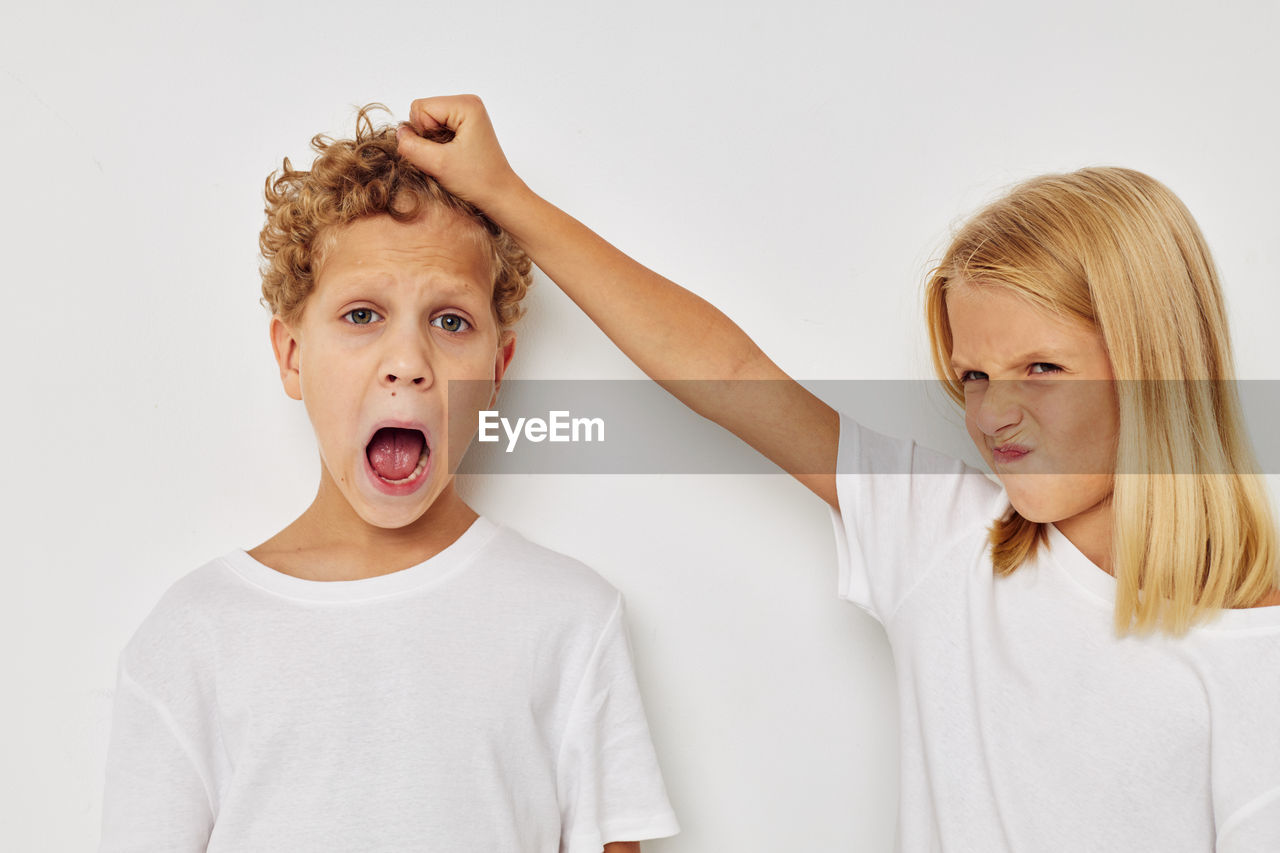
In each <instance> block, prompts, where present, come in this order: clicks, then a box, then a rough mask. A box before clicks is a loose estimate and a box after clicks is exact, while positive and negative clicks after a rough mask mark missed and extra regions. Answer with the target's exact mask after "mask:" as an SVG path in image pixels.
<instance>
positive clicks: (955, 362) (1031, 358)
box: [951, 350, 1066, 370]
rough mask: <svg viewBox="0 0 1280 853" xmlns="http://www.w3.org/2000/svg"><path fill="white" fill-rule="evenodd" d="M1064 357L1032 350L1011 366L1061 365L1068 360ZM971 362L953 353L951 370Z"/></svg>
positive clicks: (1055, 352) (1012, 362) (1050, 352)
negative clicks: (1042, 363) (1040, 363)
mask: <svg viewBox="0 0 1280 853" xmlns="http://www.w3.org/2000/svg"><path fill="white" fill-rule="evenodd" d="M1063 355H1064V354H1063V353H1062V352H1059V351H1054V350H1032V351H1031V352H1029V353H1025V354H1023V355H1019V356H1015V357H1014V358H1013V360H1012V361H1010V364H1011V365H1014V366H1021V365H1024V364H1036V363H1038V362H1050V363H1052V364H1060V363H1061V362H1062V361H1064V360H1066V359H1064V358H1063ZM970 361H972V359H969V358H966V357H964V356H960V355H955V354H954V353H953V354H952V356H951V369H952V370H959V369H960V367H961V365H964V364H966V363H968V362H970ZM997 366H999V365H997Z"/></svg>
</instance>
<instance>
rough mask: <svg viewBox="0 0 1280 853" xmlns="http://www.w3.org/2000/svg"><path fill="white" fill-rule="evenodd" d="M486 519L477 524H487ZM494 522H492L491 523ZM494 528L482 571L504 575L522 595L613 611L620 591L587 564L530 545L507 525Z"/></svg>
mask: <svg viewBox="0 0 1280 853" xmlns="http://www.w3.org/2000/svg"><path fill="white" fill-rule="evenodd" d="M485 521H486V520H485V519H484V518H481V519H479V521H477V523H480V522H485ZM490 523H491V522H490ZM493 526H494V528H495V532H494V537H493V540H492V547H491V548H490V549H489V550H488V552H487V553H486V554H485V556H484V561H483V563H484V564H483V566H481V567H479V568H481V569H482V570H489V571H493V572H497V573H501V574H502V575H503V576H504V579H505V580H507V581H508V582H509V583H512V584H515V585H516V586H517V587H519V588H520V592H521V593H522V594H527V595H533V596H536V597H537V598H539V599H550V600H555V601H560V600H564V599H565V598H569V599H572V600H574V601H575V602H577V603H579V604H594V605H595V606H597V607H607V608H610V609H612V608H613V607H614V606H615V605H616V603H617V601H618V598H619V593H618V590H617V589H616V588H615V587H614V586H613V585H612V584H611V583H609V582H608V581H607V580H605V579H604V578H603V577H601V576H600V575H599V574H598V573H597V572H596V571H595V570H594V569H592V568H591V567H590V566H588V565H586V564H585V563H583V562H581V561H580V560H577V559H575V558H573V557H570V556H569V555H567V554H564V553H561V552H560V551H554V550H552V549H551V548H547V547H545V546H543V545H539V544H537V543H535V542H530V541H529V540H528V539H526V538H525V537H524V536H522V535H521V534H520V533H518V532H516V531H515V530H513V529H511V528H510V527H506V526H505V525H493Z"/></svg>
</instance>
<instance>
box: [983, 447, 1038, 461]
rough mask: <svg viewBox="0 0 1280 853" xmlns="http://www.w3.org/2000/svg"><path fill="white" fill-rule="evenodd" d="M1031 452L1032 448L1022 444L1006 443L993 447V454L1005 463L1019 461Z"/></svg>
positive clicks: (997, 459)
mask: <svg viewBox="0 0 1280 853" xmlns="http://www.w3.org/2000/svg"><path fill="white" fill-rule="evenodd" d="M1030 452H1031V448H1029V447H1023V446H1022V445H1020V444H1005V445H1002V446H1000V447H995V448H992V450H991V456H992V458H994V459H995V461H997V462H1000V463H1002V464H1005V463H1009V462H1017V461H1018V460H1019V459H1021V458H1022V457H1024V456H1026V455H1027V454H1028V453H1030Z"/></svg>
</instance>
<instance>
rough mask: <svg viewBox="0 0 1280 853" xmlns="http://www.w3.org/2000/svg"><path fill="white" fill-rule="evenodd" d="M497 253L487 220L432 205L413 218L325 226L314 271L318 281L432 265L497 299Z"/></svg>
mask: <svg viewBox="0 0 1280 853" xmlns="http://www.w3.org/2000/svg"><path fill="white" fill-rule="evenodd" d="M493 255H494V253H493V250H492V242H491V240H490V238H489V235H488V232H487V231H486V230H485V228H484V225H483V224H482V223H480V222H479V221H477V220H476V219H474V218H473V217H470V216H467V215H465V214H462V213H459V212H457V211H454V210H450V209H449V208H446V207H441V206H438V205H429V206H426V207H425V208H424V209H423V210H422V211H421V212H420V213H419V215H418V216H417V217H416V218H414V219H412V220H409V221H403V222H402V221H400V220H397V219H395V218H394V217H392V216H390V215H389V214H375V215H373V216H364V217H360V218H358V219H354V220H352V221H350V222H346V223H343V224H340V225H334V226H330V227H328V228H325V229H324V230H323V231H322V232H321V234H320V236H319V237H318V238H317V241H316V251H315V252H314V253H313V261H312V270H313V275H314V277H315V281H316V283H317V285H318V284H319V283H320V282H321V281H322V280H323V279H325V278H332V277H334V276H338V275H341V276H342V277H349V276H352V275H374V274H376V273H377V272H379V271H382V272H388V271H394V270H396V269H398V268H403V267H410V268H414V269H428V268H429V269H433V270H436V271H438V272H439V273H441V274H442V275H443V276H446V277H447V278H449V279H454V280H457V282H458V283H459V285H469V286H474V287H477V288H479V289H481V290H482V291H483V292H484V294H485V297H486V298H490V299H491V298H492V297H493V286H494V280H495V273H496V270H495V260H494V256H493Z"/></svg>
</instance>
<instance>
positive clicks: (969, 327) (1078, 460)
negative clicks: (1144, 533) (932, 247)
mask: <svg viewBox="0 0 1280 853" xmlns="http://www.w3.org/2000/svg"><path fill="white" fill-rule="evenodd" d="M946 300H947V316H948V317H949V318H950V322H951V337H952V351H951V366H952V368H953V369H954V371H955V375H956V376H957V377H958V378H959V379H960V381H961V382H962V383H963V384H964V410H965V426H966V428H967V429H968V431H969V436H970V438H972V439H973V443H974V444H976V445H977V446H978V450H979V451H981V452H982V456H983V458H984V459H986V460H987V464H988V465H990V466H991V470H992V471H994V472H995V473H996V475H997V476H999V478H1000V481H1001V482H1002V483H1004V486H1005V490H1006V491H1007V493H1008V495H1009V500H1010V502H1011V503H1012V504H1013V507H1014V509H1016V510H1017V511H1018V513H1019V514H1020V515H1021V516H1022V517H1023V518H1026V519H1027V520H1029V521H1037V522H1056V523H1057V526H1058V528H1059V529H1060V530H1061V531H1062V532H1063V534H1064V535H1067V536H1068V538H1071V530H1072V529H1073V528H1074V529H1079V530H1084V529H1090V530H1099V531H1100V530H1102V529H1106V530H1108V531H1109V529H1110V528H1109V519H1110V515H1109V513H1110V509H1109V506H1110V500H1111V489H1112V482H1113V472H1114V471H1115V458H1116V440H1117V436H1118V434H1119V407H1118V402H1117V397H1116V392H1115V387H1114V384H1113V383H1112V378H1113V377H1112V374H1111V360H1110V359H1109V358H1108V356H1107V351H1106V348H1105V347H1104V346H1103V343H1102V337H1101V335H1100V334H1099V333H1098V330H1097V329H1095V328H1093V327H1092V326H1089V325H1088V324H1086V323H1081V322H1078V321H1075V320H1071V319H1067V318H1063V317H1059V316H1057V315H1054V314H1051V313H1049V312H1048V311H1045V310H1044V309H1042V308H1039V307H1036V306H1034V305H1032V304H1031V303H1030V302H1028V301H1027V300H1025V299H1023V298H1022V297H1020V296H1018V295H1016V294H1015V293H1013V292H1011V291H1008V290H1005V289H1003V288H1000V287H992V286H983V285H981V284H970V283H967V282H957V283H955V284H953V285H952V286H951V287H950V288H949V289H948V291H947V295H946ZM1073 541H1074V540H1073Z"/></svg>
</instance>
